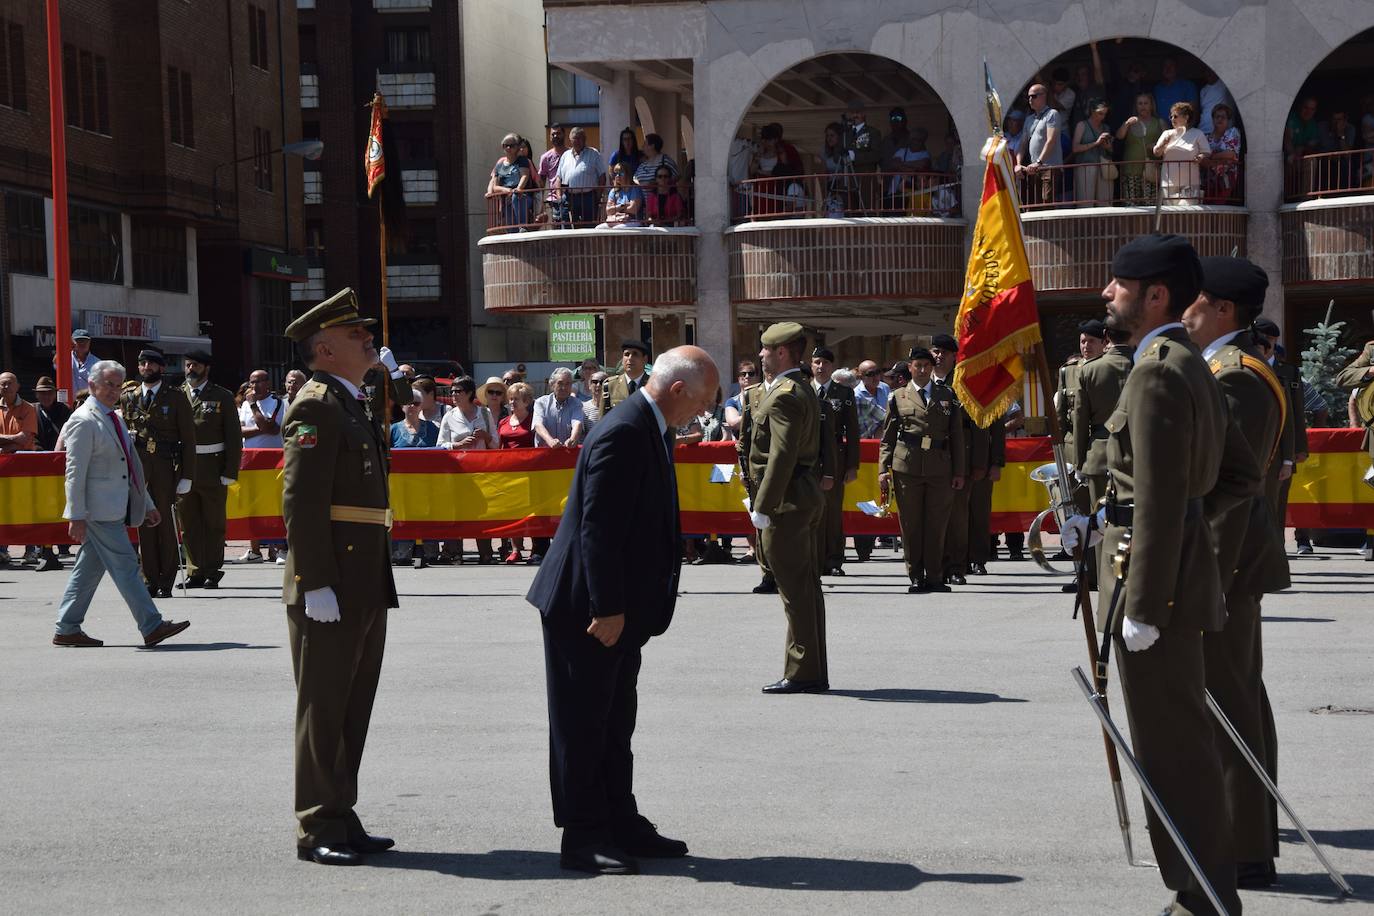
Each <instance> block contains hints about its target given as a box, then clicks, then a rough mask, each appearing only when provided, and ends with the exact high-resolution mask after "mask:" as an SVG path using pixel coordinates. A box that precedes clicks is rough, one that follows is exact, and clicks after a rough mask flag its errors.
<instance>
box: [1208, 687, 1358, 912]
mask: <svg viewBox="0 0 1374 916" xmlns="http://www.w3.org/2000/svg"><path fill="white" fill-rule="evenodd" d="M1204 693H1205V694H1206V695H1207V708H1208V709H1210V710H1211V711H1212V715H1213V716H1215V717H1216V720H1217V721H1218V722H1220V723H1221V727H1222V728H1224V729H1225V730H1226V734H1228V735H1230V736H1231V741H1232V742H1234V744H1235V745H1236V749H1237V750H1239V751H1240V753H1241V756H1242V757H1244V758H1245V762H1246V763H1248V764H1250V769H1252V770H1254V771H1255V775H1256V776H1258V777H1259V781H1260V782H1262V783H1264V787H1265V788H1266V789H1268V790H1269V794H1270V795H1272V796H1274V801H1276V802H1278V803H1279V807H1280V808H1282V809H1283V813H1284V814H1286V815H1288V819H1289V820H1290V821H1292V822H1293V826H1294V827H1297V828H1298V833H1300V834H1302V838H1303V841H1304V842H1306V843H1307V845H1308V846H1309V847H1310V848H1311V850H1312V852H1313V853H1314V854H1315V855H1316V857H1317V861H1319V862H1321V863H1322V867H1323V868H1325V869H1326V872H1327V874H1329V875H1330V876H1331V880H1332V882H1334V883H1335V885H1336V887H1337V888H1339V889H1340V892H1341V894H1342V895H1343V896H1350V895H1353V894H1354V893H1355V891H1354V889H1353V888H1351V886H1350V884H1349V883H1348V882H1347V881H1346V880H1345V876H1344V875H1342V874H1341V873H1340V872H1338V871H1336V868H1335V866H1333V865H1332V864H1331V863H1330V861H1328V860H1327V858H1326V856H1325V855H1324V854H1323V853H1322V851H1321V847H1320V846H1318V845H1317V841H1316V840H1314V839H1312V834H1310V833H1308V832H1307V828H1306V827H1305V826H1303V823H1302V821H1301V820H1299V819H1298V814H1297V812H1296V811H1294V810H1293V807H1292V806H1291V805H1289V804H1288V802H1287V800H1285V799H1284V797H1283V795H1282V793H1280V792H1279V787H1278V786H1276V785H1274V780H1272V779H1270V778H1269V773H1268V771H1267V770H1265V768H1264V765H1263V764H1262V763H1260V762H1259V759H1258V758H1257V757H1256V756H1255V752H1254V751H1252V750H1250V746H1249V745H1247V744H1246V743H1245V739H1244V738H1242V737H1241V736H1240V732H1238V731H1236V727H1235V726H1234V725H1232V724H1231V720H1230V719H1228V718H1226V713H1224V712H1222V709H1221V706H1220V705H1219V704H1218V703H1217V701H1216V698H1215V697H1213V696H1212V691H1210V690H1207V691H1204Z"/></svg>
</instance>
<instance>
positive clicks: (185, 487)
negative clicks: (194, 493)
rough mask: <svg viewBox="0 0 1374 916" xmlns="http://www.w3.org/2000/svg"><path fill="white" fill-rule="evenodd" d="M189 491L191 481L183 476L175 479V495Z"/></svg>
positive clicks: (182, 494) (183, 494)
mask: <svg viewBox="0 0 1374 916" xmlns="http://www.w3.org/2000/svg"><path fill="white" fill-rule="evenodd" d="M190 492H191V481H189V480H187V479H186V478H185V477H183V478H181V479H180V480H178V481H177V496H185V495H186V494H187V493H190Z"/></svg>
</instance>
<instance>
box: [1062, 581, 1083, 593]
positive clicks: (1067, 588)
mask: <svg viewBox="0 0 1374 916" xmlns="http://www.w3.org/2000/svg"><path fill="white" fill-rule="evenodd" d="M1059 590H1060V591H1061V592H1063V593H1064V594H1066V595H1076V594H1078V583H1077V582H1068V583H1066V584H1064V585H1061V586H1060V587H1059Z"/></svg>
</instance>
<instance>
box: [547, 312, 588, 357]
mask: <svg viewBox="0 0 1374 916" xmlns="http://www.w3.org/2000/svg"><path fill="white" fill-rule="evenodd" d="M595 356H596V316H595V315H588V314H578V313H575V312H568V313H562V314H558V315H550V316H549V362H553V363H567V362H577V361H579V360H584V359H588V358H590V357H595Z"/></svg>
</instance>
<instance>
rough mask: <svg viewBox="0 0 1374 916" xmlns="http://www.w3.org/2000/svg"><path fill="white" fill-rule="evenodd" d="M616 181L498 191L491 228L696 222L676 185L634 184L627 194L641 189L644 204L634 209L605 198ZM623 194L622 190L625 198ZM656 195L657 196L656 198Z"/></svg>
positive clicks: (491, 201)
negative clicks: (610, 207) (610, 205)
mask: <svg viewBox="0 0 1374 916" xmlns="http://www.w3.org/2000/svg"><path fill="white" fill-rule="evenodd" d="M613 190H615V189H614V188H612V187H593V188H562V189H560V188H531V189H529V190H526V191H513V192H510V193H498V194H496V196H494V197H488V198H487V234H488V235H496V234H500V233H505V232H533V231H536V230H540V229H594V228H597V227H601V228H610V229H617V228H624V229H634V228H641V227H669V226H691V225H692V202H691V199H690V198H689V197H685V196H683V195H682V194H681V193H680V192H678V191H676V190H674V191H672V192H671V193H670V194H668V195H663V196H664V200H663V202H662V203H660V201H659V197H660V195H659V194H658V192H657V190H656V189H655V188H654V187H653V186H649V187H643V188H639V187H636V186H634V185H631V186H630V187H628V188H625V189H622V190H624V191H626V192H627V193H626V194H625V195H624V196H625V197H629V198H633V197H634V194H633V193H630V192H634V191H638V196H639V206H638V207H637V208H636V209H635V210H634V211H633V212H630V211H625V210H616V211H610V212H608V211H607V209H606V201H607V199H608V197H609V195H610V192H611V191H613ZM620 197H621V195H617V201H618V203H619V202H620ZM651 198H652V199H651Z"/></svg>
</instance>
